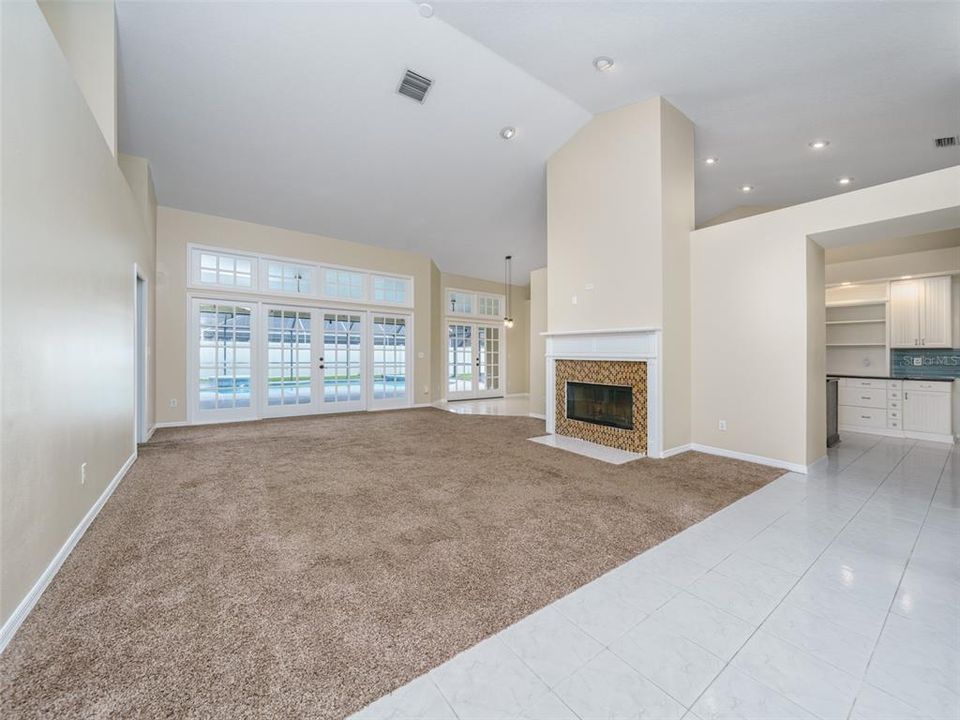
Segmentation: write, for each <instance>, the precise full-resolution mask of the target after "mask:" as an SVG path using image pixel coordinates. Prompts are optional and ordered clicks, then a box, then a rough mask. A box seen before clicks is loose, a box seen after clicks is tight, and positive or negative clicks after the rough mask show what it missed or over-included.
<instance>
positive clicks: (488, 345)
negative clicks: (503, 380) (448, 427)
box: [477, 325, 503, 397]
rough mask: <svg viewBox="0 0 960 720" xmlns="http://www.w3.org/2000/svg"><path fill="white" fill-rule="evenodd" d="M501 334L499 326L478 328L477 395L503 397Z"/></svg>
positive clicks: (479, 326)
mask: <svg viewBox="0 0 960 720" xmlns="http://www.w3.org/2000/svg"><path fill="white" fill-rule="evenodd" d="M500 332H501V328H500V327H499V326H493V325H478V326H477V395H478V396H480V397H492V396H494V395H502V394H503V392H502V391H501V389H500Z"/></svg>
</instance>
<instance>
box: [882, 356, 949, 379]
mask: <svg viewBox="0 0 960 720" xmlns="http://www.w3.org/2000/svg"><path fill="white" fill-rule="evenodd" d="M918 360H919V364H917V363H918ZM890 374H891V375H893V376H894V377H897V376H898V375H903V376H913V377H937V378H944V377H946V378H958V377H960V350H958V349H954V350H929V349H928V350H910V349H908V350H891V351H890Z"/></svg>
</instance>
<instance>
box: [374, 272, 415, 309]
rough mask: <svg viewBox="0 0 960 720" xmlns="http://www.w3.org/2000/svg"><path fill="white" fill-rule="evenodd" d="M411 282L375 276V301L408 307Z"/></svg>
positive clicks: (404, 279) (403, 279)
mask: <svg viewBox="0 0 960 720" xmlns="http://www.w3.org/2000/svg"><path fill="white" fill-rule="evenodd" d="M409 288H410V281H409V280H407V279H406V278H396V277H387V276H385V275H374V276H373V301H374V302H381V303H391V304H397V305H406V304H407V303H409V301H410V299H409Z"/></svg>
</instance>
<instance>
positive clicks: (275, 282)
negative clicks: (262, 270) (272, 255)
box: [267, 260, 313, 295]
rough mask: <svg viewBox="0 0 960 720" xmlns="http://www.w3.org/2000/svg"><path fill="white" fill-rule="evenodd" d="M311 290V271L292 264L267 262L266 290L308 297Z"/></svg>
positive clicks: (302, 266)
mask: <svg viewBox="0 0 960 720" xmlns="http://www.w3.org/2000/svg"><path fill="white" fill-rule="evenodd" d="M312 288H313V269H312V268H309V267H306V266H304V265H295V264H293V263H283V262H275V261H272V260H271V261H269V262H267V290H269V291H270V292H282V293H292V294H295V295H309V294H310V293H311V292H312Z"/></svg>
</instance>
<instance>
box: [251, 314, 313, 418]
mask: <svg viewBox="0 0 960 720" xmlns="http://www.w3.org/2000/svg"><path fill="white" fill-rule="evenodd" d="M271 310H290V311H292V312H297V313H309V315H310V402H309V403H301V404H296V405H270V398H269V392H270V383H269V380H268V378H269V377H270V335H269V333H270V331H269V326H270V311H271ZM319 317H320V316H319V311H318V310H317V309H316V308H307V307H297V306H295V305H284V304H281V303H267V302H265V303H262V304H261V307H260V337H261V338H263V341H262V342H260V343H259V346H258V347H257V348H256V349H255V353H256V354H257V355H259V356H260V363H259V366H260V368H261V371H260V375H259V376H258V377H257V379H256V380H257V384H258V385H259V386H260V387H259V390H255V392H256V394H257V400H258V403H259V411H258V413H257V415H258V417H264V418H267V417H289V416H291V415H311V414H314V413H316V412H319V411H318V410H317V406H318V405H319V400H320V396H319V394H318V392H319V382H318V377H319V374H320V370H319V367H318V362H317V358H318V357H319V353H320V351H319V350H318V348H317V341H316V340H317V331H316V329H317V327H318V326H319V323H318V322H317V320H318V318H319ZM321 340H322V338H321ZM251 385H253V379H252V378H251Z"/></svg>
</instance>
